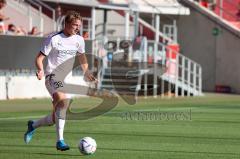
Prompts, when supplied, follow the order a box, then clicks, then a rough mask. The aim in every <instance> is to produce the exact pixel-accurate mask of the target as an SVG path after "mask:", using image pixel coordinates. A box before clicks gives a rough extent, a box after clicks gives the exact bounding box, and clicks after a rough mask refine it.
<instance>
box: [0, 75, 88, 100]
mask: <svg viewBox="0 0 240 159" xmlns="http://www.w3.org/2000/svg"><path fill="white" fill-rule="evenodd" d="M6 80H8V82H6ZM66 82H67V83H70V84H76V85H82V86H86V82H84V80H83V77H82V76H72V77H69V78H68V79H67V80H66ZM0 89H1V92H0V100H5V99H31V98H49V97H50V94H49V93H48V91H47V89H46V87H45V80H44V79H43V80H41V81H39V80H37V78H36V76H33V75H31V76H0ZM81 93H82V94H81V95H76V94H72V95H71V96H72V97H79V96H84V95H87V93H88V92H81Z"/></svg>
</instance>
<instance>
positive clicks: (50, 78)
mask: <svg viewBox="0 0 240 159" xmlns="http://www.w3.org/2000/svg"><path fill="white" fill-rule="evenodd" d="M45 86H46V88H47V90H48V92H49V94H50V95H51V97H52V98H53V94H54V93H56V92H59V90H58V89H59V88H61V87H63V82H62V81H57V80H56V79H55V78H54V75H53V74H49V75H47V76H46V77H45ZM66 98H71V95H70V94H67V93H66Z"/></svg>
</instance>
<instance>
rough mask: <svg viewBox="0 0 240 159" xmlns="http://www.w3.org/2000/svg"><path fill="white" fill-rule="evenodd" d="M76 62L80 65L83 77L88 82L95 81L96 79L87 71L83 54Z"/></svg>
mask: <svg viewBox="0 0 240 159" xmlns="http://www.w3.org/2000/svg"><path fill="white" fill-rule="evenodd" d="M78 61H79V63H80V64H81V67H82V70H83V73H84V77H85V78H86V79H87V80H89V81H97V80H96V78H95V77H94V76H93V75H92V73H91V72H90V71H89V70H88V63H87V58H86V56H85V54H80V55H78Z"/></svg>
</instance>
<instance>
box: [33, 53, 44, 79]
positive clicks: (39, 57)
mask: <svg viewBox="0 0 240 159" xmlns="http://www.w3.org/2000/svg"><path fill="white" fill-rule="evenodd" d="M44 58H45V55H43V54H42V53H41V52H39V53H38V55H37V57H36V59H35V65H36V68H37V72H36V76H37V78H38V80H41V79H42V78H43V76H44V70H43V60H44Z"/></svg>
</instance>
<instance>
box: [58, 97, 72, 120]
mask: <svg viewBox="0 0 240 159" xmlns="http://www.w3.org/2000/svg"><path fill="white" fill-rule="evenodd" d="M69 103H70V100H69V99H64V100H61V101H59V102H58V103H57V105H56V108H55V115H56V117H57V118H58V119H63V120H65V119H66V114H67V109H68V106H69Z"/></svg>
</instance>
